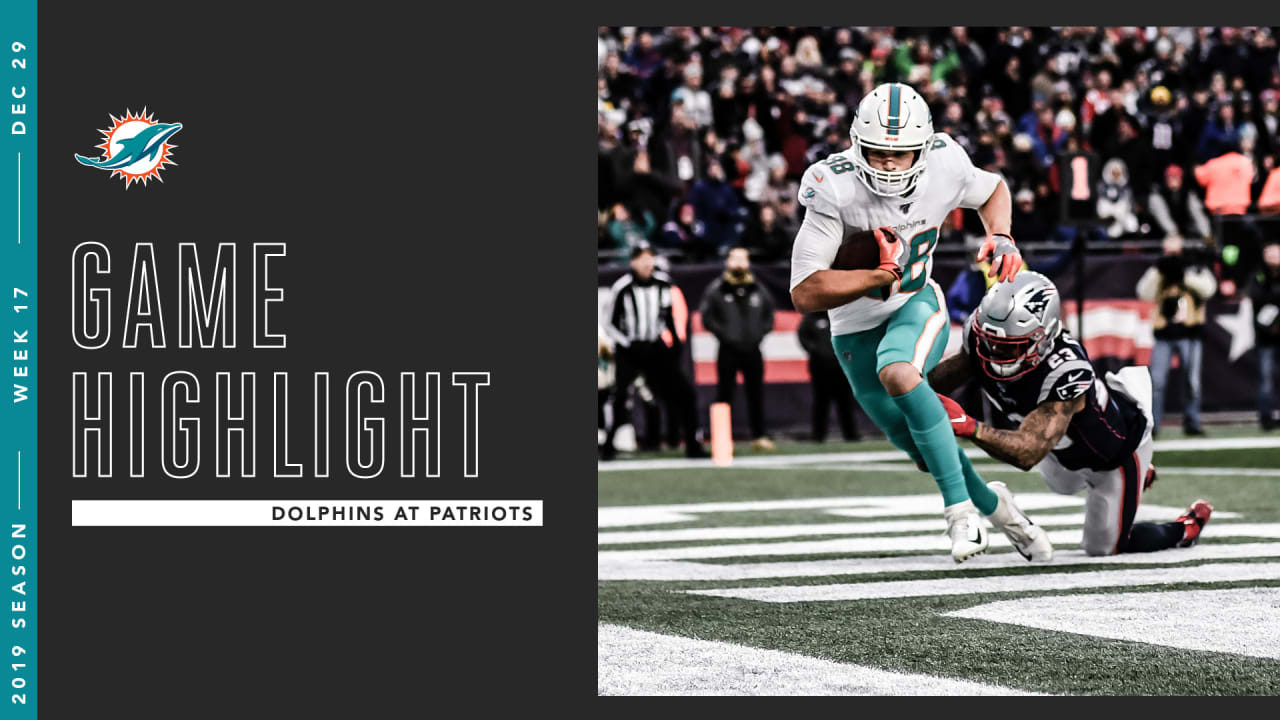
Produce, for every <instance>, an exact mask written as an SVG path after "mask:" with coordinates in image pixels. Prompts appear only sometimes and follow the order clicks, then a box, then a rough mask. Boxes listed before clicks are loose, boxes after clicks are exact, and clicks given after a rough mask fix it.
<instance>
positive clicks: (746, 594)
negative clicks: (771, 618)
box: [686, 563, 1280, 603]
mask: <svg viewBox="0 0 1280 720" xmlns="http://www.w3.org/2000/svg"><path fill="white" fill-rule="evenodd" d="M1245 580H1280V563H1218V564H1209V565H1197V566H1194V567H1183V566H1175V567H1164V568H1135V569H1127V570H1102V571H1091V572H1078V573H1042V574H1034V575H995V576H991V577H954V578H943V579H939V580H902V581H893V582H866V583H842V584H838V585H789V586H777V587H762V588H732V589H712V590H688V591H686V592H689V593H691V594H694V595H711V596H715V597H726V598H738V599H743V600H758V601H761V602H773V603H789V602H831V601H838V600H871V599H882V598H903V597H924V596H935V595H970V594H974V593H993V592H1026V591H1047V590H1049V591H1051V590H1063V591H1071V590H1079V589H1080V588H1102V587H1130V586H1134V585H1170V584H1173V583H1213V582H1237V581H1245Z"/></svg>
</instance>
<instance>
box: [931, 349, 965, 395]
mask: <svg viewBox="0 0 1280 720" xmlns="http://www.w3.org/2000/svg"><path fill="white" fill-rule="evenodd" d="M972 372H973V366H972V364H971V363H970V362H969V358H968V357H967V356H966V355H965V354H964V353H963V352H958V353H955V354H954V355H951V356H950V357H947V358H944V359H943V360H942V362H940V363H938V365H937V367H935V368H934V369H932V370H930V371H929V378H928V380H929V387H931V388H933V391H934V392H936V393H941V394H943V395H950V394H951V393H952V392H955V390H956V388H958V387H960V386H961V385H963V384H965V383H966V382H968V380H969V378H970V377H972V376H973V375H972Z"/></svg>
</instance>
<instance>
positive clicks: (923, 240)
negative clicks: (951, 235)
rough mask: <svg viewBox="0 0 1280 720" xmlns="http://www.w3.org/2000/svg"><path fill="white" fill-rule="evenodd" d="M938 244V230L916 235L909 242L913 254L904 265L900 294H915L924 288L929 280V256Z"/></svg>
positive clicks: (932, 229)
mask: <svg viewBox="0 0 1280 720" xmlns="http://www.w3.org/2000/svg"><path fill="white" fill-rule="evenodd" d="M937 242H938V228H929V229H928V230H925V231H924V232H920V233H916V234H915V235H914V236H912V238H911V239H910V240H908V241H907V245H908V246H909V247H910V248H911V254H910V255H909V256H908V257H907V261H906V262H905V263H903V264H902V267H903V270H904V272H903V273H902V282H901V283H900V284H899V285H898V292H915V291H917V290H919V289H921V288H923V287H924V283H925V280H927V279H928V273H927V272H925V267H926V266H927V265H928V264H929V256H930V254H932V253H933V246H934V245H935V244H937Z"/></svg>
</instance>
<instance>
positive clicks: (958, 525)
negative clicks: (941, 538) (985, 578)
mask: <svg viewBox="0 0 1280 720" xmlns="http://www.w3.org/2000/svg"><path fill="white" fill-rule="evenodd" d="M942 512H943V515H944V516H945V517H946V518H947V536H948V537H950V538H951V559H953V560H955V561H956V562H958V563H962V562H964V561H965V560H968V559H969V558H971V557H973V556H975V555H981V554H982V553H984V552H986V551H987V546H988V544H989V543H990V539H989V537H988V535H987V528H986V526H985V525H983V523H982V518H981V516H979V515H978V509H977V508H975V507H974V506H973V503H972V502H971V501H968V500H966V501H964V502H962V503H956V504H955V505H948V506H947V507H946V508H945V509H944V510H943V511H942Z"/></svg>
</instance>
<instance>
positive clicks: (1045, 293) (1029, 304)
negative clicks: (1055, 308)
mask: <svg viewBox="0 0 1280 720" xmlns="http://www.w3.org/2000/svg"><path fill="white" fill-rule="evenodd" d="M1053 293H1054V289H1053V288H1052V287H1042V288H1039V289H1037V290H1036V291H1035V292H1034V293H1032V294H1031V296H1030V297H1028V298H1027V299H1026V300H1025V301H1024V302H1023V304H1022V305H1023V307H1025V308H1026V309H1027V312H1029V313H1031V314H1032V315H1035V316H1036V317H1037V318H1039V319H1040V320H1041V322H1043V321H1044V311H1045V308H1047V307H1049V301H1050V300H1051V299H1053Z"/></svg>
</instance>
